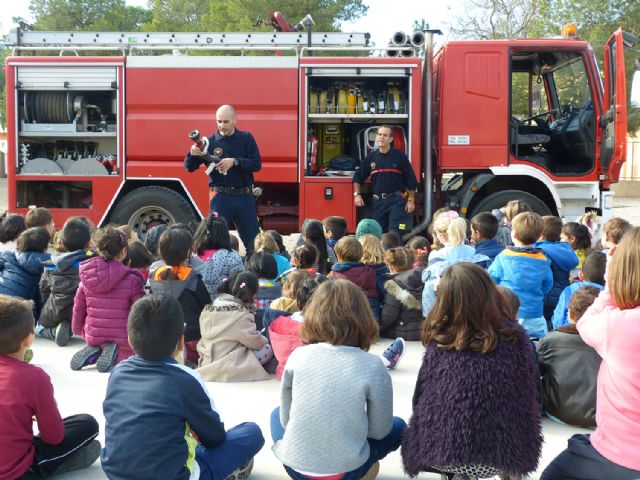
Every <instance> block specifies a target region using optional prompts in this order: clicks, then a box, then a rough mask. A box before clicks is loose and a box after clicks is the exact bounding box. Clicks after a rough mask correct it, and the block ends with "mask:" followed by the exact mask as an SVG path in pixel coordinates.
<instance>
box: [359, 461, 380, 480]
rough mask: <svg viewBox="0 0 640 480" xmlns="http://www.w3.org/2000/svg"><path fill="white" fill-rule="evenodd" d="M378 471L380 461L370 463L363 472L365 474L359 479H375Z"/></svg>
mask: <svg viewBox="0 0 640 480" xmlns="http://www.w3.org/2000/svg"><path fill="white" fill-rule="evenodd" d="M379 471H380V462H376V463H374V464H373V465H371V468H370V469H369V471H368V472H367V473H366V474H365V476H364V477H362V479H361V480H375V478H376V477H377V476H378V472H379Z"/></svg>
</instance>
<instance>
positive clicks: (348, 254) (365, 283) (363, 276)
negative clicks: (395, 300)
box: [329, 236, 380, 319]
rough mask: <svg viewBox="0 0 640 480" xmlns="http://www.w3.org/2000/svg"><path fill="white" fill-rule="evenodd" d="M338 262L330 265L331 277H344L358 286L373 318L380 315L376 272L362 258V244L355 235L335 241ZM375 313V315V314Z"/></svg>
mask: <svg viewBox="0 0 640 480" xmlns="http://www.w3.org/2000/svg"><path fill="white" fill-rule="evenodd" d="M336 256H337V257H338V262H337V263H336V264H335V265H333V267H331V274H330V275H329V277H331V278H345V279H347V280H351V281H352V282H353V283H355V284H356V285H357V286H359V287H360V288H361V289H362V291H363V292H364V294H365V295H366V296H367V300H369V305H370V306H371V311H372V312H373V314H374V318H376V319H377V318H378V317H379V315H380V297H379V295H378V287H377V286H376V272H374V270H373V269H372V268H371V267H368V266H366V265H365V264H364V263H362V262H361V261H360V260H361V259H362V245H360V242H359V241H358V240H357V239H356V237H352V236H349V237H343V238H341V239H340V240H338V243H336ZM376 314H377V315H376Z"/></svg>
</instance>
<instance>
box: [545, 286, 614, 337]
mask: <svg viewBox="0 0 640 480" xmlns="http://www.w3.org/2000/svg"><path fill="white" fill-rule="evenodd" d="M581 287H596V288H599V289H600V290H604V287H603V286H602V285H600V284H599V283H593V282H575V283H572V284H571V285H569V286H568V287H567V288H565V289H564V290H563V291H562V294H561V295H560V299H559V300H558V305H557V306H556V309H555V310H554V311H553V318H552V323H553V328H554V329H556V328H558V327H561V326H563V325H568V324H569V316H568V313H569V300H570V299H571V295H573V294H574V293H575V291H576V290H578V289H579V288H581Z"/></svg>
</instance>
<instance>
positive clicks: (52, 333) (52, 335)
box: [36, 324, 56, 340]
mask: <svg viewBox="0 0 640 480" xmlns="http://www.w3.org/2000/svg"><path fill="white" fill-rule="evenodd" d="M36 337H42V338H48V339H49V340H55V339H56V329H55V328H53V327H43V326H42V325H40V324H38V325H37V326H36Z"/></svg>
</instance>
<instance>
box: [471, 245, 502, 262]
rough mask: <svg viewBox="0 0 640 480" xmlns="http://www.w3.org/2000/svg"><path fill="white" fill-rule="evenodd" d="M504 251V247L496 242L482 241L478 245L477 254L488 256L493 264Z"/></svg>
mask: <svg viewBox="0 0 640 480" xmlns="http://www.w3.org/2000/svg"><path fill="white" fill-rule="evenodd" d="M502 250H504V246H502V245H500V244H499V243H498V242H496V241H495V240H480V241H479V242H478V243H476V253H479V254H481V255H486V256H487V257H489V258H490V259H491V261H492V262H493V259H494V258H496V257H497V256H498V254H499V253H500V252H501V251H502Z"/></svg>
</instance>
